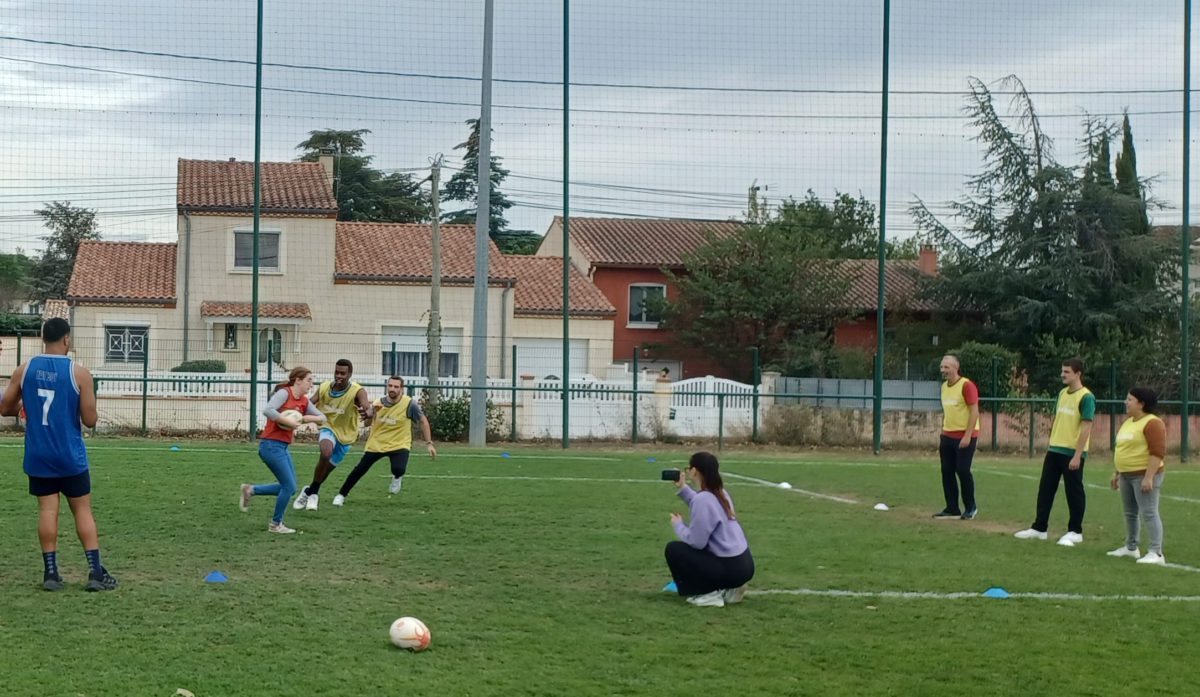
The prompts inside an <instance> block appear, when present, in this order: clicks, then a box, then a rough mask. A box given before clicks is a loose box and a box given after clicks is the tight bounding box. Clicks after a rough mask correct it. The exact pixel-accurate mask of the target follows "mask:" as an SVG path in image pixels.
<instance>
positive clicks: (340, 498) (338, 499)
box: [333, 494, 346, 508]
mask: <svg viewBox="0 0 1200 697" xmlns="http://www.w3.org/2000/svg"><path fill="white" fill-rule="evenodd" d="M343 503H346V497H345V496H342V495H341V494H338V495H337V496H334V497H333V505H335V506H337V507H338V508H341V507H342V504H343Z"/></svg>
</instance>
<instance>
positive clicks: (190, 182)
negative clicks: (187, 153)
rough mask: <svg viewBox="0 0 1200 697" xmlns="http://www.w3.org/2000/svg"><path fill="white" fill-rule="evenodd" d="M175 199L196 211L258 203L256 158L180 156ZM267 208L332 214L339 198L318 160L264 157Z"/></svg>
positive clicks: (246, 208)
mask: <svg viewBox="0 0 1200 697" xmlns="http://www.w3.org/2000/svg"><path fill="white" fill-rule="evenodd" d="M176 203H177V205H178V207H179V209H180V210H181V211H182V210H187V211H189V212H192V213H235V212H249V211H252V210H253V209H254V163H253V162H236V161H222V160H184V159H180V160H179V171H178V182H177V193H176ZM261 207H262V212H263V213H268V214H270V215H275V216H279V215H314V216H323V217H334V216H336V215H337V200H336V199H335V198H334V196H333V189H332V187H331V186H330V185H329V180H328V179H327V178H326V175H325V168H324V167H322V166H321V164H320V163H317V162H263V163H262V201H261Z"/></svg>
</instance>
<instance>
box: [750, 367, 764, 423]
mask: <svg viewBox="0 0 1200 697" xmlns="http://www.w3.org/2000/svg"><path fill="white" fill-rule="evenodd" d="M750 353H751V354H752V355H753V356H754V395H753V397H752V398H751V401H750V442H751V443H757V442H758V395H759V392H760V389H759V386H760V385H761V383H762V362H761V361H760V359H759V353H758V347H757V346H753V347H751V349H750Z"/></svg>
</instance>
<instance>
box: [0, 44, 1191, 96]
mask: <svg viewBox="0 0 1200 697" xmlns="http://www.w3.org/2000/svg"><path fill="white" fill-rule="evenodd" d="M0 41H14V42H21V43H28V44H35V45H41V46H62V47H66V48H79V49H86V50H91V51H103V52H106V53H125V54H131V55H138V56H152V57H156V58H174V59H180V60H190V61H204V62H209V63H225V64H232V65H244V66H254V65H257V63H255V61H252V60H244V59H238V58H218V57H215V56H202V55H196V54H186V53H170V52H166V51H147V50H142V49H132V48H117V47H113V46H100V45H96V44H80V43H72V42H67V41H51V40H46V39H31V38H28V37H22V36H3V35H0ZM263 66H264V67H270V68H287V69H293V70H315V71H321V72H332V73H348V74H352V75H378V76H387V77H402V78H418V79H427V80H450V81H458V82H479V80H480V78H478V77H475V76H472V75H445V74H437V73H410V72H399V71H394V70H372V69H366V68H343V67H334V66H325V65H307V64H300V63H273V62H264V63H263ZM493 82H502V83H508V84H516V85H540V86H546V87H561V86H562V82H561V81H559V80H533V79H527V78H526V79H519V78H494V79H493ZM570 86H571V87H598V88H606V89H637V90H664V91H685V92H740V93H760V94H850V95H878V94H879V93H880V92H879V90H873V89H832V88H794V87H791V88H789V87H720V86H710V85H666V84H644V83H632V82H571V83H570ZM991 93H992V94H995V95H1001V96H1015V95H1017V94H1020V93H1019V92H1016V91H992V92H991ZM1026 93H1027V94H1030V95H1046V96H1051V95H1062V96H1082V95H1138V94H1170V95H1174V94H1181V93H1182V90H1180V89H1177V88H1163V89H1150V88H1134V89H1108V90H1065V89H1053V90H1027V91H1026ZM888 94H894V95H911V96H936V95H944V96H961V95H962V94H963V91H961V90H889V91H888Z"/></svg>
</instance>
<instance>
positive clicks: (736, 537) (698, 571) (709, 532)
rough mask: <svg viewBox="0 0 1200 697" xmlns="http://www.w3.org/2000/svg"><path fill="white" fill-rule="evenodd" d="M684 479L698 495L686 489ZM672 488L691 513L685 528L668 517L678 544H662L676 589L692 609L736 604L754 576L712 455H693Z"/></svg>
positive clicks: (751, 560)
mask: <svg viewBox="0 0 1200 697" xmlns="http://www.w3.org/2000/svg"><path fill="white" fill-rule="evenodd" d="M687 479H691V480H692V481H694V482H695V484H696V486H697V488H698V489H699V491H696V490H693V489H692V488H691V487H690V486H688V484H687V481H686V480H687ZM675 486H676V487H677V488H678V490H679V498H681V499H683V502H684V503H686V504H687V505H688V508H689V510H690V516H689V517H690V521H689V522H688V523H686V524H685V523H684V522H683V517H682V516H680V515H679V514H678V513H672V514H671V525H672V527H674V528H675V535H676V537H678V538H679V540H676V541H672V542H668V543H667V549H666V557H667V566H668V567H670V569H671V578H673V579H674V580H675V587H676V588H677V589H678V590H679V594H680V595H682V596H684V597H686V598H687V601H688V602H689V603H691V604H692V605H697V606H701V607H723V606H725V605H727V604H733V603H738V602H741V600H742V596H743V595H744V594H745V593H746V583H748V582H749V581H750V579H751V578H753V577H754V557H752V556H750V546H749V544H747V542H746V534H745V533H744V532H743V531H742V526H741V524H740V523H739V522H738V520H737V517H736V516H735V515H734V511H733V500H732V499H731V498H730V497H729V493H728V492H727V491H725V486H724V484H723V483H722V481H721V473H720V472H719V471H718V464H717V458H716V456H715V455H713V454H712V453H707V452H698V453H696V454H695V455H692V458H691V460H690V461H689V462H688V468H687V470H685V471H684V472H683V473H681V476H680V477H679V479H678V480H677V481H676V482H675Z"/></svg>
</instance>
